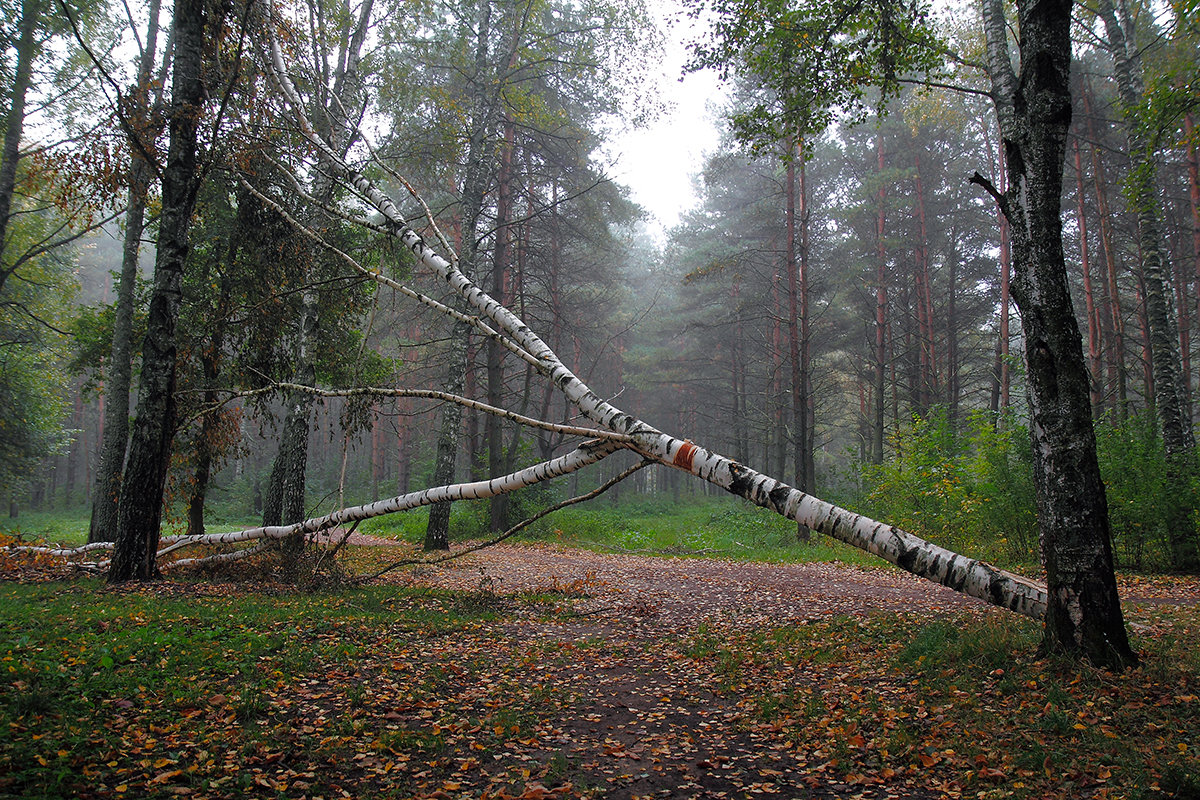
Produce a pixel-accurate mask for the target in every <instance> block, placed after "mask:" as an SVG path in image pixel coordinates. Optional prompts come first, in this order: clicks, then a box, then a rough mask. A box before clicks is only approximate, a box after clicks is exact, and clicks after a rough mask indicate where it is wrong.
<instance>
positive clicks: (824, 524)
mask: <svg viewBox="0 0 1200 800" xmlns="http://www.w3.org/2000/svg"><path fill="white" fill-rule="evenodd" d="M264 61H265V63H266V65H267V73H268V75H269V76H270V77H271V79H272V80H273V81H274V83H275V88H276V90H277V91H278V98H279V100H280V102H281V104H282V106H283V110H284V111H285V113H284V114H282V115H281V119H287V120H289V121H290V122H291V123H293V124H294V125H295V132H296V133H298V134H299V135H300V136H301V137H302V138H303V140H304V141H305V142H306V144H307V146H308V147H309V148H311V152H310V154H311V156H312V158H313V159H314V160H315V161H316V162H319V163H320V164H321V166H322V167H324V168H331V169H333V170H335V171H336V173H337V174H336V178H337V179H338V180H340V181H342V182H343V183H344V184H345V186H346V187H347V188H349V189H350V191H351V192H352V193H353V195H354V196H355V197H356V198H357V199H358V200H359V201H360V202H361V204H362V206H363V211H365V212H366V213H367V214H370V215H371V216H372V217H374V218H375V221H370V220H368V219H366V214H360V215H353V214H349V213H347V212H345V211H343V210H338V211H337V212H336V213H337V214H338V215H339V216H341V217H343V218H344V219H352V220H353V221H354V222H356V223H358V224H361V225H363V226H365V227H366V228H368V229H371V230H373V231H375V232H376V233H378V234H379V235H383V236H387V237H390V238H392V239H393V240H395V241H397V242H399V243H401V244H403V246H404V247H407V248H408V249H409V250H410V251H411V252H412V253H413V255H414V256H415V257H416V259H417V261H418V262H419V263H420V264H422V265H423V266H424V267H425V268H427V269H429V270H430V271H432V273H433V274H434V275H435V276H436V277H437V279H438V280H439V281H440V283H441V284H442V285H444V286H445V287H447V288H448V289H449V290H450V291H451V292H453V293H454V294H456V295H457V296H458V297H459V298H461V299H462V300H463V301H465V303H466V305H467V306H468V307H469V308H470V309H471V310H472V312H473V313H470V314H462V313H461V312H458V311H455V310H454V309H452V308H450V307H449V306H447V305H445V304H443V303H440V302H438V301H436V300H434V299H432V298H431V297H429V296H427V295H425V294H422V293H419V292H416V291H414V290H412V289H410V288H409V287H407V286H404V285H403V284H401V283H399V282H397V281H395V280H393V279H391V278H389V277H387V276H385V275H383V274H382V273H381V271H379V270H376V269H371V268H368V267H366V266H364V265H362V264H361V263H360V262H358V261H357V260H356V259H355V258H354V257H353V256H352V255H350V254H348V253H345V252H342V251H339V250H337V249H336V248H334V247H333V246H332V245H330V244H328V243H327V242H325V241H324V240H323V239H322V238H321V236H320V234H318V233H317V232H315V231H313V230H311V229H310V228H308V227H306V226H304V225H302V224H301V223H300V222H299V221H298V220H296V219H295V218H293V217H291V216H289V215H288V214H287V212H286V211H284V209H283V206H282V204H281V203H279V202H276V201H275V200H273V199H272V198H271V197H270V195H269V193H268V191H267V190H260V189H259V188H256V187H254V186H252V184H251V183H250V181H249V179H248V178H244V179H243V182H244V185H245V186H246V187H247V188H249V189H250V190H251V191H253V192H254V193H255V194H256V195H257V196H258V197H259V198H260V199H261V200H263V201H265V202H266V203H268V204H270V205H271V206H272V207H274V208H275V210H276V211H277V212H278V213H280V214H281V215H283V216H284V217H285V218H286V219H287V220H288V221H289V222H290V223H291V224H292V225H294V226H295V227H296V229H297V231H298V232H299V233H300V234H301V235H303V236H307V237H309V238H310V239H312V240H313V241H314V242H315V243H317V244H319V245H320V246H322V247H324V248H326V249H327V250H329V251H330V252H331V253H333V254H335V255H336V256H337V257H338V258H340V259H342V260H344V261H345V262H346V263H348V264H349V265H351V266H352V267H353V268H354V269H355V270H356V271H358V272H360V273H361V274H362V275H364V276H366V277H368V278H370V279H372V280H375V281H377V282H379V283H380V284H382V285H384V286H387V287H389V288H391V289H393V290H395V291H398V292H400V293H402V294H403V295H405V296H407V297H409V298H410V299H414V300H416V301H418V302H421V303H423V304H425V305H427V306H429V307H431V308H434V309H435V310H437V311H439V312H440V313H442V314H444V315H446V316H448V317H450V318H452V319H454V320H456V321H458V322H466V323H468V324H470V325H471V326H472V327H473V328H475V329H476V330H477V331H479V332H480V333H481V334H483V335H484V336H486V337H488V338H489V339H491V340H494V341H496V342H498V343H500V344H501V345H502V346H503V348H504V349H505V350H506V351H507V352H508V353H510V354H513V355H515V356H516V357H518V358H520V359H521V360H522V361H524V362H525V363H527V364H529V365H531V366H532V367H533V368H534V369H535V370H536V371H537V372H538V373H540V375H541V376H542V377H543V378H544V379H545V380H547V381H549V382H550V383H551V384H552V386H553V387H554V388H555V389H557V390H558V391H559V392H561V393H562V395H563V396H564V397H565V398H566V401H567V403H568V404H569V405H570V406H571V407H573V408H574V409H575V410H576V411H577V412H578V415H579V416H580V417H582V418H583V419H586V420H587V421H588V422H589V423H590V424H591V426H592V427H583V426H553V425H552V424H551V423H547V422H544V421H540V420H534V419H531V418H528V417H523V416H521V415H517V414H514V413H513V412H509V411H505V410H503V409H499V408H495V407H492V406H487V405H486V404H482V403H479V402H478V401H474V400H471V399H469V398H463V397H458V396H454V395H450V394H446V393H440V392H433V391H428V392H419V393H414V392H411V391H407V392H406V391H403V390H385V389H374V390H370V389H362V390H354V391H357V392H359V393H367V392H375V393H381V394H387V393H391V394H394V395H401V394H407V395H408V396H421V397H428V398H431V399H436V400H440V401H442V402H450V403H458V404H461V405H464V406H468V407H471V408H475V409H477V410H481V411H484V412H486V413H489V414H496V415H500V416H505V417H507V418H509V419H512V420H514V421H516V422H518V423H520V424H524V425H530V426H534V427H547V426H551V429H553V430H556V431H558V432H561V433H565V434H568V435H571V436H576V437H582V438H583V439H584V441H583V442H582V443H580V444H578V445H577V446H576V447H575V449H573V450H571V451H570V452H568V453H567V454H565V455H563V456H559V457H557V458H553V459H550V460H547V461H543V462H541V463H539V464H536V465H534V466H531V467H528V468H525V469H522V470H518V471H516V472H513V473H511V474H508V475H505V476H502V477H497V478H492V479H490V480H487V481H476V482H471V483H460V484H450V485H445V486H437V487H432V488H428V489H425V490H422V491H419V492H412V493H408V494H404V495H400V496H397V497H393V498H389V499H386V500H380V501H378V502H374V503H369V504H367V505H362V506H356V507H352V508H343V509H340V510H338V511H335V512H333V513H330V514H326V515H323V516H319V517H314V518H311V519H306V520H304V521H302V522H299V523H296V524H294V525H278V526H267V527H258V528H250V529H246V530H242V531H236V532H232V533H223V534H208V535H203V536H174V537H164V538H163V539H162V540H161V542H160V543H159V545H160V548H159V549H158V551H157V554H158V555H167V554H169V553H173V552H175V551H178V550H180V549H183V548H185V547H193V546H202V545H228V544H234V543H241V542H257V543H260V544H259V545H256V547H258V546H261V542H263V541H270V540H278V539H284V538H287V537H289V536H297V535H313V534H317V533H320V532H322V531H327V530H330V529H333V528H336V527H338V526H341V525H345V524H349V523H356V522H359V521H362V520H365V519H370V518H372V517H377V516H381V515H384V514H392V513H396V512H399V511H404V510H409V509H412V508H417V507H419V506H423V505H429V504H432V503H436V502H440V501H444V500H468V499H476V500H478V499H485V498H490V497H495V496H497V495H500V494H505V493H509V492H512V491H516V490H517V489H521V488H525V487H527V486H532V485H534V484H537V483H541V482H544V481H547V480H550V479H553V478H556V477H560V476H563V475H566V474H569V473H572V472H575V471H578V470H581V469H583V468H585V467H588V466H591V465H593V464H596V463H598V462H600V461H602V460H603V459H605V458H607V457H608V456H610V455H612V454H613V453H616V452H619V451H621V450H629V451H632V452H634V453H637V454H638V455H639V456H641V457H642V459H644V460H645V461H648V462H652V463H657V464H662V465H665V466H668V467H671V468H674V469H678V470H681V471H683V472H687V473H690V474H692V475H694V476H696V477H697V478H699V479H701V480H704V481H707V482H709V483H711V484H713V485H715V486H718V487H720V488H722V489H725V490H726V491H728V492H730V493H731V494H735V495H737V496H739V497H742V498H744V499H746V500H748V501H750V502H752V503H754V504H755V505H758V506H761V507H763V508H766V509H769V510H771V511H773V512H775V513H777V514H780V515H782V516H784V517H787V518H788V519H791V520H794V521H796V522H798V523H800V524H802V525H805V526H807V527H808V528H810V529H812V530H814V531H817V532H820V533H823V534H825V535H827V536H830V537H832V538H834V539H838V540H840V541H842V542H845V543H847V544H850V545H852V546H854V547H857V548H860V549H862V550H865V551H867V552H869V553H872V554H875V555H877V556H879V557H881V558H883V559H884V560H886V561H888V562H890V563H892V564H895V565H896V566H898V567H900V568H902V569H904V570H907V571H908V572H911V573H913V574H915V575H918V576H920V577H922V578H926V579H928V580H930V581H933V582H935V583H939V584H942V585H944V586H948V587H950V588H951V589H954V590H955V591H959V592H962V593H964V594H967V595H970V596H972V597H977V598H979V599H982V600H985V601H987V602H989V603H992V604H994V605H998V606H1001V607H1004V608H1007V609H1009V610H1012V611H1015V612H1017V613H1019V614H1023V615H1025V616H1029V617H1032V618H1034V619H1041V618H1042V617H1043V616H1044V615H1045V612H1046V608H1047V600H1048V595H1047V590H1046V587H1045V586H1043V585H1042V584H1041V583H1038V582H1036V581H1033V580H1030V579H1028V578H1024V577H1021V576H1018V575H1014V574H1012V573H1010V572H1007V571H1005V570H1002V569H998V568H996V567H994V566H991V565H989V564H986V563H984V562H982V561H979V560H976V559H972V558H969V557H967V556H964V555H961V554H959V553H955V552H953V551H950V550H947V549H945V548H943V547H939V546H938V545H935V544H933V543H931V542H928V541H925V540H923V539H921V538H919V537H917V536H914V535H913V534H911V533H908V532H906V531H903V530H900V529H899V528H896V527H894V526H892V525H888V524H886V523H884V522H879V521H876V520H873V519H869V518H867V517H864V516H862V515H859V514H855V513H854V512H851V511H848V510H846V509H843V508H839V507H837V506H835V505H833V504H831V503H827V502H825V501H823V500H821V499H819V498H817V497H814V496H812V495H809V494H806V493H804V492H802V491H800V490H798V489H796V488H794V487H792V486H789V485H787V484H785V483H783V482H781V481H778V480H775V479H774V478H771V477H769V476H767V475H764V474H761V473H759V472H757V471H755V470H753V469H751V468H750V467H748V466H746V465H744V464H740V463H737V462H735V461H733V460H732V459H729V458H727V457H725V456H723V455H721V454H719V453H715V452H713V451H711V450H708V449H706V448H704V447H703V446H702V445H700V444H697V443H694V442H691V441H688V440H686V439H681V438H678V437H675V436H672V435H670V434H667V433H664V432H662V431H659V430H657V429H655V428H654V427H653V426H651V425H649V424H647V423H646V422H644V421H643V420H641V419H639V418H638V417H636V416H634V415H633V414H630V413H628V412H626V411H624V410H622V409H620V408H618V407H616V406H615V405H613V404H612V403H610V402H608V401H606V400H604V399H603V398H601V397H600V396H599V395H598V394H597V393H596V392H594V391H593V390H592V389H591V388H590V387H589V386H587V385H586V384H585V383H584V382H583V381H582V380H581V379H580V378H579V377H578V376H576V375H575V374H574V373H573V372H572V371H571V370H570V369H568V368H567V366H566V365H565V364H564V363H563V362H562V360H561V359H560V358H559V357H558V355H557V354H555V352H554V351H553V350H552V349H551V348H550V347H549V346H548V345H547V344H546V343H545V342H544V341H543V340H542V339H541V338H540V337H539V336H538V335H537V334H536V333H535V332H534V331H532V330H531V329H530V328H529V327H528V326H527V325H526V324H525V323H524V322H523V321H522V320H521V319H520V318H518V317H517V316H516V315H515V314H514V313H513V312H512V311H510V310H509V309H508V308H506V307H505V306H503V305H502V304H501V303H499V302H498V301H497V300H496V299H494V298H493V297H491V296H490V295H489V294H488V293H487V292H485V291H483V290H482V289H481V288H480V287H478V286H477V285H475V283H474V282H473V281H471V280H470V279H469V278H468V277H467V276H466V275H465V274H463V273H462V272H461V271H460V270H459V269H458V268H457V267H456V266H455V264H454V263H452V262H451V261H450V260H447V259H446V258H443V257H442V256H440V255H438V254H437V253H436V252H435V251H434V250H433V249H432V248H431V247H429V246H428V245H427V244H426V242H425V240H424V239H423V238H422V237H421V236H420V235H419V234H418V233H417V232H416V231H414V230H413V229H412V228H411V227H409V225H408V224H407V222H406V220H405V217H404V215H403V214H402V213H401V212H400V210H399V208H398V206H397V205H396V203H395V202H394V201H393V200H392V198H391V197H389V196H388V195H387V194H386V193H384V192H383V191H382V190H381V189H380V188H379V187H378V186H377V185H376V184H375V183H374V182H373V181H372V180H370V179H369V178H368V177H367V176H366V174H365V171H364V168H362V167H356V166H354V165H352V164H350V163H349V162H348V160H347V159H345V158H343V157H342V156H341V155H340V154H339V153H337V152H335V151H334V149H333V148H332V147H331V146H330V145H329V143H327V142H326V141H325V140H324V139H323V138H322V137H321V136H320V135H319V134H318V133H317V130H316V127H315V126H314V125H313V124H312V123H311V122H310V120H309V119H308V117H307V116H306V113H305V109H306V108H308V107H309V104H308V103H306V102H305V99H304V98H303V97H302V96H301V94H300V92H299V91H298V90H297V88H296V86H295V85H294V84H293V82H292V80H291V78H290V77H289V74H288V68H287V64H286V63H285V60H284V56H283V51H282V49H281V48H280V46H279V44H278V42H277V41H275V40H274V39H271V40H270V41H269V42H267V44H266V51H265V59H264ZM367 149H368V150H369V151H370V153H369V156H368V161H371V160H374V161H376V163H377V161H378V160H377V159H376V158H375V153H374V151H373V150H371V148H370V147H369V145H368V147H367ZM384 169H385V171H386V167H384ZM289 180H290V182H291V184H292V187H291V188H293V189H294V190H295V191H297V192H299V193H301V194H302V195H307V194H308V193H307V192H306V191H305V188H304V182H303V181H302V180H301V178H300V177H299V176H298V174H296V173H293V174H292V175H291V176H290V177H289ZM327 210H329V209H327ZM430 222H431V223H432V217H430ZM434 229H435V230H436V225H434ZM439 236H440V234H439ZM442 241H443V243H444V242H445V240H444V239H442ZM279 388H281V389H284V388H287V389H291V390H295V389H296V388H298V387H294V386H287V387H282V386H281V387H279ZM314 391H315V390H314ZM318 393H322V394H326V395H328V394H331V393H329V392H318ZM343 394H344V393H343ZM100 546H102V545H99V546H98V545H86V546H84V547H81V548H75V549H49V548H24V549H36V550H38V551H40V552H45V553H49V554H51V555H56V556H64V557H78V556H82V555H86V554H90V553H92V552H95V551H96V550H97V549H99V547H100ZM239 552H246V551H239ZM237 556H238V554H237V553H234V554H229V553H224V554H219V555H217V556H214V557H213V558H220V559H224V560H228V559H230V558H236V557H237ZM199 560H202V559H188V561H189V562H190V563H195V562H196V561H199ZM176 563H179V562H176ZM106 564H107V562H105V561H97V562H92V563H91V564H90V566H93V567H96V568H103V567H104V566H105V565H106Z"/></svg>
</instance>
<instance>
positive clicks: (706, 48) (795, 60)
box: [688, 0, 945, 146]
mask: <svg viewBox="0 0 1200 800" xmlns="http://www.w3.org/2000/svg"><path fill="white" fill-rule="evenodd" d="M688 5H689V6H691V7H692V8H693V9H694V12H695V13H697V14H698V13H699V11H700V10H701V9H703V10H704V11H706V12H708V13H710V14H712V15H713V19H714V22H713V25H712V30H711V34H710V36H709V38H707V39H706V40H705V41H703V42H702V43H700V44H699V45H697V46H696V47H695V49H694V51H693V52H694V56H693V61H692V64H691V67H692V68H693V69H698V68H702V67H714V68H716V69H717V70H719V71H720V72H721V74H722V76H723V77H726V78H728V77H729V76H730V75H731V74H735V73H738V72H739V71H741V72H742V73H743V74H745V73H747V72H748V73H749V74H751V75H753V76H754V78H755V79H756V80H755V82H756V83H757V84H758V85H760V86H761V88H762V89H763V90H765V91H763V92H762V93H761V94H760V99H759V100H758V101H757V102H756V103H755V104H753V105H752V106H751V107H750V108H749V109H748V110H746V111H742V112H739V113H738V114H736V115H735V116H734V117H733V125H734V129H735V131H736V132H737V134H738V137H739V138H740V139H742V140H743V141H745V142H749V143H754V145H755V146H767V145H770V144H773V143H774V142H777V141H779V140H781V139H790V138H792V137H794V136H806V135H810V134H816V133H820V132H821V131H823V130H824V129H825V127H826V126H827V125H828V124H829V123H830V122H832V121H833V119H834V114H835V113H836V112H837V111H839V110H840V111H842V112H845V113H847V114H849V116H850V117H851V118H852V119H855V120H857V121H862V120H864V119H866V117H867V116H869V115H870V114H871V113H872V112H874V111H877V110H878V109H880V108H882V107H883V106H884V105H885V104H886V101H887V100H889V99H890V98H893V97H895V96H896V95H897V94H899V92H900V87H901V84H900V82H899V79H900V78H901V77H904V76H907V75H910V74H912V73H921V74H929V73H931V72H933V71H935V70H937V69H938V68H939V67H941V64H942V54H943V53H944V52H945V46H944V45H943V44H942V43H941V42H940V40H939V38H938V36H937V35H936V34H935V32H934V31H933V29H932V27H931V26H930V24H929V18H928V9H927V8H926V7H925V6H924V5H923V4H917V3H912V4H906V3H901V2H894V1H893V0H871V1H870V2H865V3H864V2H859V0H828V1H827V2H819V3H799V4H798V3H793V2H788V0H717V2H714V3H711V4H702V3H699V2H691V3H689V4H688Z"/></svg>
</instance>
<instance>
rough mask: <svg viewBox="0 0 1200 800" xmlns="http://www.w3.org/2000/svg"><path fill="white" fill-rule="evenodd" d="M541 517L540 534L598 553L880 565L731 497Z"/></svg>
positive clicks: (597, 508) (578, 508) (635, 503)
mask: <svg viewBox="0 0 1200 800" xmlns="http://www.w3.org/2000/svg"><path fill="white" fill-rule="evenodd" d="M547 522H548V524H547V525H546V526H544V527H543V528H542V529H541V531H540V532H539V534H538V535H539V537H540V538H541V539H543V540H546V541H553V542H557V543H561V544H564V545H567V546H574V547H584V548H588V549H592V550H599V551H604V552H635V553H645V554H648V555H675V556H687V557H710V558H726V559H732V560H735V561H762V562H768V563H802V562H814V561H839V562H842V563H847V564H859V565H864V566H865V565H874V566H879V565H882V564H883V563H884V562H883V561H882V560H880V559H878V558H876V557H875V556H872V555H869V554H867V553H865V552H863V551H861V550H858V549H857V548H854V547H850V546H849V545H845V544H843V543H841V542H838V541H835V540H833V539H830V538H828V537H825V536H820V535H813V536H812V538H811V540H810V541H809V542H808V543H801V542H799V541H798V540H797V536H796V523H794V522H792V521H790V520H787V519H784V518H783V517H780V516H779V515H778V514H775V513H773V512H770V511H767V510H766V509H762V508H758V507H757V506H753V505H750V504H749V503H747V502H745V501H744V500H741V499H739V498H736V497H714V498H687V499H685V500H684V501H681V502H675V501H672V500H671V499H670V498H668V497H659V498H647V499H642V500H637V501H632V502H625V503H622V504H621V505H618V506H607V507H606V506H603V505H600V504H595V505H592V506H575V507H572V508H568V509H564V510H562V511H559V512H557V513H556V514H554V516H553V517H551V518H549V519H548V520H547Z"/></svg>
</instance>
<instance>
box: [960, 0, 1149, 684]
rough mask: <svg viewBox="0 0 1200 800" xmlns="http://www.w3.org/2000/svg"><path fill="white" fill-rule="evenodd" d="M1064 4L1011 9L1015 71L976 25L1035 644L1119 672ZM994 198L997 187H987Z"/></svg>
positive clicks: (992, 31) (1127, 656) (1125, 649)
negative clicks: (1090, 369) (1030, 542)
mask: <svg viewBox="0 0 1200 800" xmlns="http://www.w3.org/2000/svg"><path fill="white" fill-rule="evenodd" d="M1071 6H1072V3H1071V0H1040V1H1039V2H1028V0H1027V1H1026V2H1022V3H1018V14H1019V25H1018V27H1019V30H1020V45H1019V47H1020V58H1021V63H1020V70H1019V72H1017V71H1015V70H1014V68H1013V65H1012V61H1011V57H1010V55H1009V47H1008V40H1007V26H1006V21H1005V18H1004V14H1003V9H1002V6H1001V3H1000V1H999V0H986V2H985V3H984V21H985V29H986V34H987V45H988V67H989V73H990V77H991V80H992V96H993V99H994V101H995V103H996V111H997V114H998V116H999V119H1000V130H1001V136H1002V139H1003V142H1004V150H1005V162H1006V166H1007V171H1008V178H1009V189H1008V191H1007V192H1005V194H1004V195H1003V197H1002V210H1003V212H1004V214H1005V216H1006V217H1007V218H1008V221H1009V223H1010V225H1011V233H1012V244H1013V253H1012V255H1013V267H1014V276H1013V280H1012V294H1013V299H1014V300H1015V301H1016V303H1017V307H1018V309H1019V310H1020V312H1021V324H1022V328H1023V331H1024V334H1025V361H1026V365H1027V373H1028V387H1029V388H1028V391H1029V405H1030V429H1031V434H1032V437H1033V452H1034V470H1035V483H1036V486H1037V495H1038V524H1039V533H1040V538H1041V544H1042V557H1043V560H1044V562H1045V566H1046V578H1047V584H1048V589H1049V594H1048V604H1047V608H1046V617H1045V631H1044V632H1045V637H1044V640H1043V644H1044V647H1045V648H1046V649H1048V650H1055V651H1063V652H1068V653H1072V654H1076V655H1081V656H1084V657H1086V658H1088V659H1089V660H1091V661H1093V662H1094V663H1096V664H1099V665H1103V666H1109V667H1115V668H1121V667H1124V666H1128V665H1132V664H1135V663H1136V662H1137V656H1136V655H1135V654H1134V653H1133V650H1132V649H1131V648H1130V646H1129V642H1128V639H1127V636H1126V632H1125V623H1124V618H1123V616H1122V613H1121V604H1120V600H1119V598H1118V597H1117V588H1116V580H1115V577H1114V575H1113V562H1112V550H1111V544H1110V539H1109V527H1108V507H1107V503H1106V500H1105V495H1104V484H1103V483H1102V482H1101V480H1100V468H1099V463H1098V461H1097V458H1096V439H1095V432H1094V430H1093V429H1092V416H1091V406H1090V402H1089V396H1088V378H1087V368H1086V366H1085V364H1084V359H1083V349H1082V344H1081V337H1080V333H1079V326H1078V325H1077V323H1076V321H1075V315H1074V313H1073V311H1072V306H1071V298H1070V293H1069V291H1068V283H1067V271H1066V260H1065V257H1064V255H1063V244H1062V220H1061V216H1060V215H1061V207H1060V205H1061V201H1062V175H1063V164H1064V159H1065V156H1066V139H1067V130H1068V128H1069V126H1070V122H1071V95H1070V67H1071V39H1070V25H1071ZM993 191H994V189H993Z"/></svg>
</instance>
